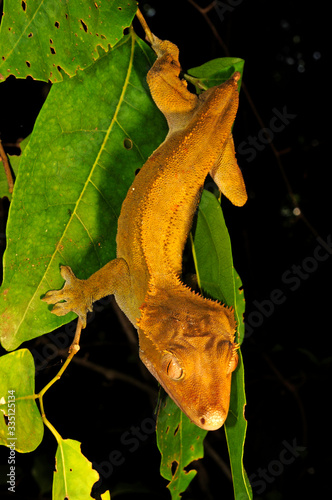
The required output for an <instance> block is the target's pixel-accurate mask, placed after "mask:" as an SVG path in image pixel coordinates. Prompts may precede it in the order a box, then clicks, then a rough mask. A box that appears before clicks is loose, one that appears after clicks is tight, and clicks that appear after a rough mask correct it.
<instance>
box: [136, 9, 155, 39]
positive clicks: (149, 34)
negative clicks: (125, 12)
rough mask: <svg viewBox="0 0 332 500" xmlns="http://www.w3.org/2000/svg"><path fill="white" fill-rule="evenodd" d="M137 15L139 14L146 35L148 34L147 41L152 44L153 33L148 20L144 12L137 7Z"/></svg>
mask: <svg viewBox="0 0 332 500" xmlns="http://www.w3.org/2000/svg"><path fill="white" fill-rule="evenodd" d="M136 16H137V18H138V20H139V22H140V23H141V26H142V28H143V30H144V32H145V36H146V39H147V41H148V42H149V43H151V44H152V43H153V34H152V33H151V30H150V28H149V26H148V25H147V22H146V21H145V19H144V17H143V14H142V12H141V11H140V10H139V9H137V12H136Z"/></svg>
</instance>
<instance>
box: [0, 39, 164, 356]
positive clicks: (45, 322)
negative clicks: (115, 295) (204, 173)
mask: <svg viewBox="0 0 332 500" xmlns="http://www.w3.org/2000/svg"><path fill="white" fill-rule="evenodd" d="M154 58H155V57H154V54H153V53H152V51H151V50H150V49H149V48H148V47H147V46H146V45H145V43H144V42H142V41H141V40H140V39H139V38H137V37H136V36H135V34H134V33H132V32H131V34H130V35H128V36H126V37H125V38H124V39H123V40H122V41H121V42H120V43H119V44H118V45H117V46H116V47H115V48H114V49H113V50H112V51H110V52H109V53H107V54H105V55H104V56H103V57H100V59H99V60H98V61H97V62H96V63H95V64H94V65H93V66H91V67H90V68H88V69H87V70H86V71H84V72H80V73H79V74H78V75H76V76H75V77H73V78H71V79H70V80H67V81H65V82H63V83H62V84H61V85H53V87H52V88H51V90H50V92H49V95H48V97H47V100H46V102H45V104H44V106H43V108H42V110H41V112H40V114H39V116H38V118H37V121H36V124H35V127H34V130H33V132H32V134H31V137H30V141H29V143H28V145H27V147H26V149H25V151H24V154H23V156H22V158H21V161H20V168H19V173H18V176H17V180H16V183H15V188H14V193H13V201H12V205H11V210H10V217H9V220H8V224H7V234H8V241H7V249H6V253H5V257H4V282H3V285H2V287H1V292H2V293H1V296H0V318H1V320H0V338H1V342H2V345H3V347H4V348H5V349H7V350H12V349H15V348H16V347H17V346H18V345H20V343H21V342H23V341H25V340H28V339H31V338H34V337H37V336H39V335H42V334H44V333H47V332H49V331H51V330H54V329H55V328H57V327H59V326H60V325H62V324H64V323H67V322H69V321H70V320H71V319H73V318H74V317H75V315H74V314H73V313H71V314H68V315H67V316H65V317H62V318H59V317H57V316H55V315H53V314H51V313H50V311H49V307H48V306H47V305H46V304H45V303H44V302H42V301H41V300H40V299H41V297H42V296H43V295H44V294H45V293H46V292H47V291H48V290H50V289H56V288H61V286H62V284H63V279H62V278H61V276H60V273H59V265H60V264H64V265H70V266H71V267H72V268H73V271H74V272H75V274H76V275H78V277H80V278H87V277H88V276H89V275H90V274H91V273H93V272H94V271H96V270H97V269H100V267H102V266H103V265H104V264H106V263H107V262H108V261H109V260H111V259H112V258H114V257H115V236H116V228H117V218H118V215H119V213H120V208H121V204H122V201H123V199H124V198H125V196H126V193H127V191H128V189H129V186H130V185H131V183H132V181H133V180H134V176H135V171H136V170H137V169H138V168H140V167H141V166H142V165H143V163H144V162H145V160H146V158H147V157H148V156H149V155H150V154H151V152H152V151H153V150H154V149H156V147H157V146H158V145H159V144H160V143H161V142H162V141H163V139H164V137H165V135H166V131H167V128H166V121H165V119H164V118H163V116H162V115H161V113H159V112H156V108H155V105H154V103H153V101H152V99H151V97H150V93H149V91H148V87H147V84H146V73H147V71H148V69H149V68H150V67H151V65H152V63H153V61H154ZM59 103H61V106H59ZM146 124H149V126H146Z"/></svg>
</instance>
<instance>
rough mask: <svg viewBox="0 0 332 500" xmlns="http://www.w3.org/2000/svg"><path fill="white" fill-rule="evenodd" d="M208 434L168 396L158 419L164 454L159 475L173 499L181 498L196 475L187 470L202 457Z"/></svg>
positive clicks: (159, 443)
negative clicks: (164, 480)
mask: <svg viewBox="0 0 332 500" xmlns="http://www.w3.org/2000/svg"><path fill="white" fill-rule="evenodd" d="M206 434H207V431H204V430H203V429H200V428H199V427H197V426H196V425H195V424H193V423H192V422H191V421H190V420H189V418H188V417H187V416H186V415H185V414H184V413H182V411H181V410H180V409H179V408H178V407H177V406H176V404H175V403H174V401H173V400H172V399H171V398H169V397H167V398H166V399H165V402H164V403H162V408H161V411H160V412H159V415H158V420H157V444H158V448H159V450H160V452H161V464H160V473H161V475H162V476H163V477H164V478H165V479H167V480H168V481H169V484H168V485H167V488H168V489H169V490H170V492H171V495H172V500H176V499H178V498H181V493H182V492H183V491H185V490H186V489H187V487H188V485H189V483H190V482H191V481H192V480H193V478H194V477H195V475H196V471H195V470H189V471H187V470H185V467H187V466H188V465H189V464H190V463H191V462H192V461H193V460H198V459H199V458H202V457H203V454H204V452H203V440H204V437H205V436H206Z"/></svg>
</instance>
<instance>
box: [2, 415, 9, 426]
mask: <svg viewBox="0 0 332 500" xmlns="http://www.w3.org/2000/svg"><path fill="white" fill-rule="evenodd" d="M3 418H4V421H5V424H6V426H7V427H8V422H9V420H8V415H6V414H5V413H4V414H3Z"/></svg>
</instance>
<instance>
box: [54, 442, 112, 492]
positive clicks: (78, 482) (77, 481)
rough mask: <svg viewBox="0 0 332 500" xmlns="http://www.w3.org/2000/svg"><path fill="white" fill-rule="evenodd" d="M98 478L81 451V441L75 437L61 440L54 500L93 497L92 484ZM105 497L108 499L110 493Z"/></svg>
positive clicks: (56, 462)
mask: <svg viewBox="0 0 332 500" xmlns="http://www.w3.org/2000/svg"><path fill="white" fill-rule="evenodd" d="M98 480H99V474H98V472H97V471H95V470H94V469H93V468H92V464H91V462H89V460H88V459H87V458H86V457H85V456H84V455H83V454H82V452H81V443H79V442H78V441H74V440H73V439H62V440H60V442H59V443H58V448H57V451H56V455H55V472H54V479H53V490H52V495H53V500H60V499H61V500H62V499H64V498H66V500H83V499H84V500H87V499H88V498H92V497H91V495H90V493H91V490H92V486H93V485H94V484H95V483H96V481H98ZM103 498H104V499H105V500H107V499H108V498H110V497H109V494H108V495H106V496H104V497H103Z"/></svg>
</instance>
